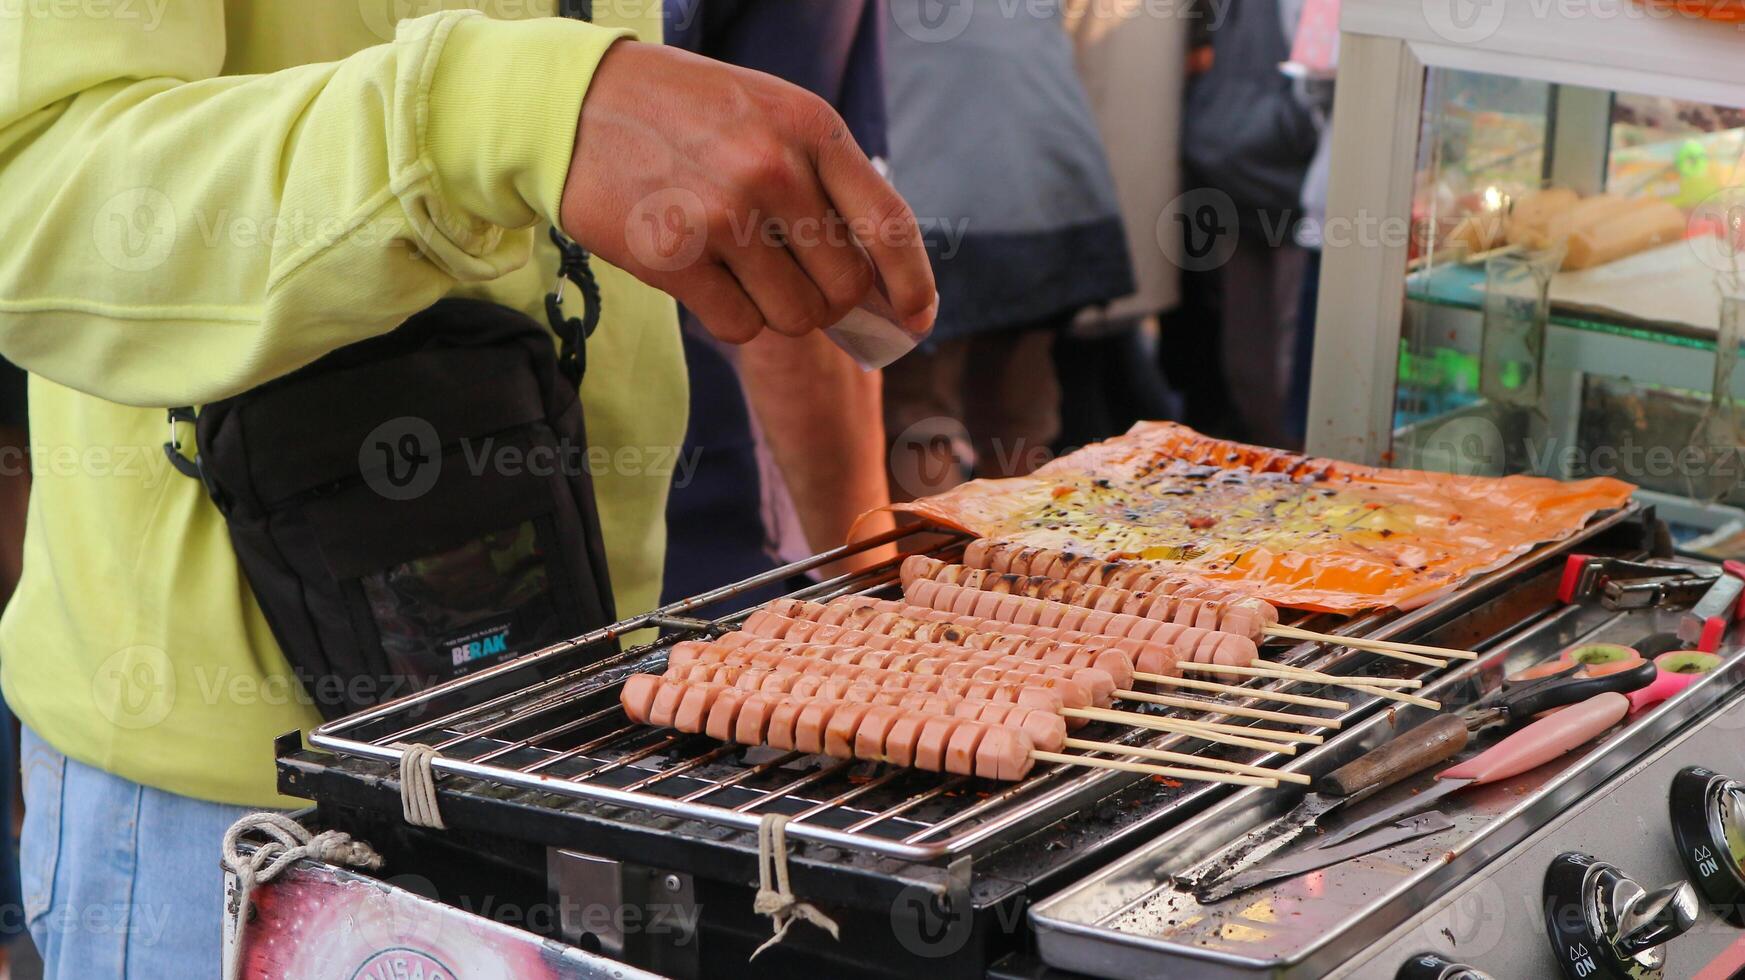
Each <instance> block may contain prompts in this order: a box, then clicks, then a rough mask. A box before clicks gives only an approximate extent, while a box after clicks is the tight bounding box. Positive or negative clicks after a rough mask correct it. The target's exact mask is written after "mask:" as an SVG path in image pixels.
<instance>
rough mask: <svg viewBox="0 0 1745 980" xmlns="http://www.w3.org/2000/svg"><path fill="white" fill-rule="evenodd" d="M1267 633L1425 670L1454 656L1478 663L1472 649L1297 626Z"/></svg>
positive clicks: (1280, 627) (1443, 664) (1277, 627)
mask: <svg viewBox="0 0 1745 980" xmlns="http://www.w3.org/2000/svg"><path fill="white" fill-rule="evenodd" d="M1264 632H1265V633H1266V635H1267V636H1282V637H1285V638H1286V639H1291V640H1309V641H1311V642H1314V643H1330V644H1333V645H1335V646H1342V647H1350V648H1352V649H1353V650H1369V651H1371V652H1373V653H1380V654H1383V655H1385V656H1389V657H1393V658H1395V659H1396V660H1409V661H1411V662H1412V663H1415V664H1423V665H1424V666H1426V667H1446V666H1448V661H1447V660H1445V659H1440V658H1446V657H1451V658H1454V659H1457V660H1477V659H1478V654H1476V653H1473V652H1472V651H1470V650H1451V649H1449V648H1447V647H1431V646H1424V645H1423V644H1421V643H1395V642H1393V641H1392V640H1370V639H1365V638H1363V637H1361V636H1335V635H1334V634H1332V633H1316V632H1314V631H1313V630H1305V629H1298V628H1297V627H1295V626H1285V625H1282V624H1281V625H1278V626H1268V627H1266V628H1265V630H1264Z"/></svg>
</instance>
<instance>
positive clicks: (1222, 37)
mask: <svg viewBox="0 0 1745 980" xmlns="http://www.w3.org/2000/svg"><path fill="white" fill-rule="evenodd" d="M1296 11H1297V2H1296V0H1287V2H1286V3H1284V4H1281V3H1280V2H1279V0H1246V2H1243V3H1234V4H1226V3H1212V2H1202V3H1200V4H1198V5H1197V6H1196V13H1195V15H1194V16H1195V19H1196V23H1197V25H1198V26H1201V27H1203V28H1204V29H1205V30H1206V36H1207V38H1208V46H1206V47H1204V48H1202V49H1200V50H1199V51H1198V52H1197V53H1195V54H1193V55H1190V71H1191V72H1192V74H1191V77H1190V78H1189V81H1188V87H1187V102H1186V105H1185V107H1184V109H1183V114H1184V123H1183V130H1182V158H1183V165H1184V177H1185V180H1186V186H1187V187H1188V192H1187V193H1186V194H1184V196H1183V197H1182V199H1181V202H1180V205H1179V208H1178V209H1177V212H1176V213H1175V214H1172V215H1171V217H1175V218H1177V219H1178V223H1179V225H1180V230H1181V234H1182V236H1183V260H1182V261H1183V268H1184V269H1185V270H1188V271H1187V274H1186V275H1184V277H1183V285H1184V292H1185V294H1186V298H1185V299H1184V302H1183V304H1182V307H1181V309H1180V310H1178V311H1177V314H1176V315H1175V316H1174V317H1171V318H1170V319H1171V322H1170V323H1167V324H1166V325H1165V329H1164V335H1165V343H1164V345H1163V348H1162V353H1163V362H1164V367H1165V370H1166V372H1167V373H1168V375H1169V377H1170V380H1171V381H1172V382H1174V383H1177V384H1178V386H1180V387H1182V388H1183V389H1184V391H1185V392H1186V394H1187V398H1188V406H1187V421H1188V422H1189V424H1191V425H1194V426H1195V427H1196V428H1199V429H1202V430H1204V431H1207V432H1209V433H1211V434H1214V435H1220V436H1227V437H1231V438H1236V439H1242V440H1246V441H1251V442H1258V443H1262V444H1264V445H1268V446H1279V447H1285V448H1294V447H1297V446H1300V444H1301V441H1300V438H1299V437H1298V436H1297V435H1295V434H1293V432H1292V427H1291V425H1290V422H1289V397H1288V390H1289V385H1290V377H1291V370H1292V368H1291V363H1292V361H1293V359H1294V355H1295V350H1296V333H1297V307H1298V302H1299V298H1300V295H1301V288H1302V286H1301V284H1302V277H1303V270H1304V262H1305V254H1304V251H1303V249H1302V248H1300V247H1299V246H1298V245H1297V244H1296V243H1295V242H1294V241H1293V240H1292V228H1293V225H1294V224H1295V222H1296V220H1297V217H1298V215H1299V209H1300V201H1301V192H1302V186H1303V176H1304V173H1305V171H1306V170H1307V168H1308V165H1309V161H1310V159H1311V158H1312V157H1313V156H1314V154H1315V148H1316V145H1317V144H1318V142H1319V137H1320V129H1319V127H1318V126H1317V124H1316V120H1315V117H1314V114H1313V113H1312V112H1311V111H1310V109H1309V107H1308V106H1307V105H1305V104H1304V103H1303V101H1302V100H1301V99H1300V98H1299V95H1298V92H1297V91H1296V89H1295V87H1294V86H1293V83H1292V81H1291V79H1290V78H1288V77H1287V76H1286V75H1285V74H1284V73H1283V72H1281V71H1280V70H1279V65H1280V64H1281V63H1282V62H1284V61H1285V60H1286V59H1287V58H1288V57H1289V55H1290V35H1291V33H1292V32H1294V30H1295V28H1296ZM1213 337H1215V338H1217V343H1216V344H1215V345H1209V344H1205V343H1203V342H1202V338H1203V339H1210V338H1213ZM1178 339H1179V341H1180V342H1179V343H1174V342H1171V341H1172V340H1178ZM1214 379H1221V383H1220V382H1219V381H1216V380H1214Z"/></svg>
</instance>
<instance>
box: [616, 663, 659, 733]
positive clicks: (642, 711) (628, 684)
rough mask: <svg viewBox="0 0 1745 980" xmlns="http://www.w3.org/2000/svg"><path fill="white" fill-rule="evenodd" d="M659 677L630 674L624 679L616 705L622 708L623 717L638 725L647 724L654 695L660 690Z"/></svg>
mask: <svg viewBox="0 0 1745 980" xmlns="http://www.w3.org/2000/svg"><path fill="white" fill-rule="evenodd" d="M660 685H661V677H660V675H658V674H631V675H630V676H629V677H627V678H625V679H624V686H623V687H622V688H620V689H619V692H618V703H619V704H620V705H622V706H623V708H624V715H625V717H627V718H629V719H630V720H631V721H633V722H635V723H636V724H638V725H646V724H648V723H649V721H648V716H649V713H650V710H651V709H652V708H653V707H654V696H655V693H656V692H658V691H659V690H660Z"/></svg>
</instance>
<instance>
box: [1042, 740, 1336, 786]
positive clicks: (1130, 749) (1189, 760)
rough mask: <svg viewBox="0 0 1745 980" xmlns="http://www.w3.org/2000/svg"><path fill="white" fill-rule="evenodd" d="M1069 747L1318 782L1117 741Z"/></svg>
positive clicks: (1076, 742) (1282, 779) (1077, 743)
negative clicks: (1118, 743) (1119, 743)
mask: <svg viewBox="0 0 1745 980" xmlns="http://www.w3.org/2000/svg"><path fill="white" fill-rule="evenodd" d="M1066 747H1067V748H1069V749H1085V750H1088V751H1091V752H1111V753H1114V754H1115V755H1136V756H1139V757H1140V758H1142V759H1156V760H1158V761H1160V762H1179V763H1182V764H1183V765H1189V766H1202V767H1204V768H1207V769H1218V770H1221V771H1223V772H1239V773H1242V774H1244V775H1247V776H1259V777H1261V778H1263V779H1276V780H1279V781H1280V782H1286V783H1298V784H1300V785H1303V786H1307V785H1309V784H1310V783H1312V782H1314V780H1313V779H1311V778H1310V777H1308V776H1305V775H1303V774H1302V773H1299V772H1281V771H1279V770H1277V769H1268V768H1267V767H1265V766H1251V765H1248V764H1247V763H1244V762H1227V761H1225V760H1223V759H1213V758H1208V757H1205V756H1198V755H1188V754H1187V753H1184V752H1170V751H1168V750H1167V749H1154V748H1150V747H1148V746H1144V745H1117V744H1116V743H1114V742H1093V741H1091V740H1089V739H1083V738H1070V737H1069V738H1068V739H1067V740H1066Z"/></svg>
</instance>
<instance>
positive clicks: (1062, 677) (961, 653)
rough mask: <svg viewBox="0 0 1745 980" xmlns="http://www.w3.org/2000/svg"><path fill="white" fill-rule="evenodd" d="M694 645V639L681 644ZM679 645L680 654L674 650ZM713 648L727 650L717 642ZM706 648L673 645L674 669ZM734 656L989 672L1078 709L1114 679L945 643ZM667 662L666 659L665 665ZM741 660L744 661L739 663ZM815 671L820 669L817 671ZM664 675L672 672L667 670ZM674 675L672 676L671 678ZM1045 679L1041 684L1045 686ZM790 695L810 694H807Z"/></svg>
mask: <svg viewBox="0 0 1745 980" xmlns="http://www.w3.org/2000/svg"><path fill="white" fill-rule="evenodd" d="M687 642H688V643H690V644H698V643H699V642H700V641H687ZM681 646H683V647H685V649H684V650H683V651H682V652H681V651H679V650H678V647H681ZM717 646H718V647H721V646H727V645H726V644H719V645H717ZM707 649H708V645H707V644H702V645H691V646H686V644H676V645H675V650H674V653H673V654H672V657H676V658H678V659H679V670H686V669H689V668H690V667H692V666H694V665H695V664H696V663H697V661H698V659H699V658H704V657H710V656H712V655H711V654H709V653H706V652H705V651H706V650H707ZM740 652H745V653H749V654H751V655H752V657H751V658H750V659H749V662H751V663H758V664H767V665H771V666H773V663H772V662H771V660H770V659H768V657H762V658H760V657H758V656H757V655H758V654H765V655H772V656H773V655H777V654H780V655H787V656H796V657H803V658H806V659H809V660H814V661H828V662H830V663H836V664H848V665H852V666H860V667H867V668H878V669H885V670H891V671H897V672H905V673H916V674H930V675H937V676H941V677H946V678H953V677H963V676H971V675H974V676H988V675H986V674H984V673H982V672H983V671H985V670H988V669H993V670H997V671H999V672H1000V673H1001V674H1004V675H1007V676H1009V678H1010V679H1011V680H1013V681H1014V682H1020V681H1022V682H1025V683H1036V684H1038V685H1040V686H1043V687H1051V688H1054V689H1058V690H1059V691H1060V692H1061V696H1062V697H1063V698H1064V699H1065V701H1066V703H1067V705H1068V706H1069V707H1075V708H1082V707H1089V706H1090V705H1093V704H1107V703H1108V697H1109V695H1110V694H1111V693H1112V692H1113V691H1114V689H1115V682H1114V679H1113V678H1111V677H1110V676H1109V675H1108V674H1107V673H1105V672H1103V671H1100V670H1096V669H1094V668H1084V669H1075V668H1072V667H1070V666H1067V665H1065V664H1060V663H1048V662H1046V661H1043V660H1034V659H1029V658H1024V657H1017V656H1001V655H999V654H995V653H991V652H984V651H975V650H971V649H968V648H965V647H953V646H949V645H946V644H922V645H920V651H919V652H916V653H912V654H898V653H894V652H891V653H890V654H889V656H882V655H881V656H868V655H867V651H865V650H863V649H861V648H855V647H836V646H814V645H810V644H799V643H788V642H786V641H782V640H768V639H762V638H754V639H749V640H745V641H742V643H741V645H740V646H738V647H729V648H728V652H727V653H726V654H725V658H732V657H734V656H735V655H736V654H738V653H740ZM671 662H672V659H671V658H669V665H670V664H671ZM741 662H744V661H741ZM793 666H796V667H797V668H798V669H802V670H804V669H806V668H805V667H804V666H803V665H798V664H796V665H793ZM820 669H821V668H820ZM668 670H669V672H670V671H672V670H673V668H672V667H671V666H669V667H668ZM675 676H677V675H676V674H675ZM1045 681H1046V683H1045ZM795 693H813V692H812V691H805V692H801V691H798V690H796V692H795Z"/></svg>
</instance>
